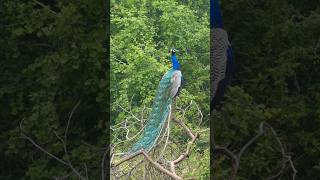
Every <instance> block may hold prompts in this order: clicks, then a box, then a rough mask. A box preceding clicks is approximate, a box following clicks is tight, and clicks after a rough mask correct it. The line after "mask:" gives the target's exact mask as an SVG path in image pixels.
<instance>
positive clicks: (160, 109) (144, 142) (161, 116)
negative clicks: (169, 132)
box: [127, 70, 174, 155]
mask: <svg viewBox="0 0 320 180" xmlns="http://www.w3.org/2000/svg"><path fill="white" fill-rule="evenodd" d="M173 72H174V70H170V71H168V72H167V73H166V74H165V75H164V76H163V77H162V79H161V81H160V83H159V86H158V90H157V95H156V97H155V100H154V102H153V106H152V111H151V114H150V116H149V119H148V122H147V125H146V127H145V129H144V133H143V136H142V137H141V139H139V140H138V142H136V143H135V144H134V145H133V146H132V148H131V149H130V150H129V151H128V153H127V155H131V154H134V153H136V152H137V151H139V150H142V149H143V150H145V151H147V152H148V151H150V150H151V149H152V148H153V147H154V145H155V144H156V142H157V140H158V138H159V136H160V134H161V132H162V129H163V126H164V123H165V121H166V119H167V118H168V114H169V112H170V109H171V108H170V107H171V104H172V101H173V98H172V97H171V96H170V88H171V87H170V86H171V82H170V80H171V77H172V75H173Z"/></svg>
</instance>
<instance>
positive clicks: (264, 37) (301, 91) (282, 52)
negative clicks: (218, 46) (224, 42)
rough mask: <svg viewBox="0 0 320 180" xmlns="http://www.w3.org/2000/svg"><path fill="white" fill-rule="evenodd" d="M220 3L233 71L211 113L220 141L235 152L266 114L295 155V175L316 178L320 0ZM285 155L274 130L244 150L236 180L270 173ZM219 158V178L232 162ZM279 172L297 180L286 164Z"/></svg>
mask: <svg viewBox="0 0 320 180" xmlns="http://www.w3.org/2000/svg"><path fill="white" fill-rule="evenodd" d="M222 9H223V10H222V12H223V17H224V22H225V26H226V27H225V28H226V29H227V31H228V32H229V34H230V36H231V37H230V39H231V41H232V45H233V48H234V52H235V61H236V72H235V74H234V77H233V81H232V86H231V87H230V88H229V92H228V93H227V99H226V101H225V103H224V106H223V108H222V110H221V111H220V112H217V113H214V114H212V115H213V118H214V127H213V128H214V130H215V132H216V133H215V135H216V141H217V143H218V144H220V145H227V146H228V147H229V149H231V150H232V151H238V150H240V148H241V147H242V146H243V145H244V144H245V143H246V142H247V141H248V140H249V139H250V138H251V137H253V136H254V135H256V134H257V132H258V129H259V123H260V122H262V121H265V122H267V123H269V124H270V125H272V126H273V127H274V128H275V130H276V132H277V133H278V136H279V138H280V139H281V141H282V143H284V144H285V146H286V150H287V151H288V152H289V155H291V156H292V160H293V163H294V165H295V167H296V169H297V171H298V173H297V179H318V177H319V174H320V172H319V170H320V169H319V165H320V164H319V158H320V151H319V144H320V141H319V139H320V138H319V128H320V116H319V107H320V106H319V103H320V99H319V95H320V94H319V92H320V91H319V88H320V86H319V82H320V81H319V77H320V73H319V70H320V69H319V67H320V66H319V62H320V61H319V52H320V49H319V48H320V44H319V42H320V33H319V28H320V4H319V1H317V0H311V1H295V0H270V1H250V0H223V1H222ZM282 162H283V160H282V158H281V152H280V148H279V147H278V145H277V142H276V140H275V139H274V138H272V136H271V132H269V133H267V134H266V135H264V136H263V137H261V138H260V139H259V140H258V141H257V143H256V144H254V145H253V146H251V147H250V148H249V149H247V151H246V152H245V153H244V155H243V157H242V159H241V161H240V169H239V173H238V179H266V178H267V177H270V176H271V175H275V174H277V173H278V172H279V171H280V169H281V165H282V164H281V163H282ZM216 165H217V166H216V167H215V170H214V173H215V175H216V176H215V177H216V178H217V179H219V178H220V179H221V178H222V177H224V178H225V177H226V174H227V173H228V172H229V171H230V170H231V167H230V161H229V160H228V159H227V158H225V159H219V162H217V164H216ZM277 178H279V179H292V169H291V168H290V166H289V164H288V163H286V168H284V169H283V171H282V173H281V175H280V176H279V177H277ZM222 179H223V178H222Z"/></svg>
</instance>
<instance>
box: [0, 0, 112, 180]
mask: <svg viewBox="0 0 320 180" xmlns="http://www.w3.org/2000/svg"><path fill="white" fill-rule="evenodd" d="M104 14H105V10H104V4H103V1H95V0H94V1H93V0H91V1H88V0H81V1H69V0H68V1H67V0H66V1H64V0H63V1H40V0H39V1H36V0H34V1H21V0H3V1H1V3H0V22H1V28H0V34H1V40H0V49H1V51H0V59H1V60H0V74H1V75H0V76H1V78H0V83H1V86H0V119H1V126H0V129H1V131H0V139H1V142H2V143H1V145H0V152H1V153H0V159H1V163H0V169H1V170H0V172H1V173H0V179H52V178H53V177H61V176H63V175H66V174H68V173H69V172H71V169H69V168H66V167H65V166H64V165H62V164H60V163H59V162H57V161H56V160H54V159H52V158H50V157H49V156H47V155H46V154H43V153H42V152H41V151H39V150H38V149H36V148H35V147H34V146H33V145H31V143H30V142H28V141H26V140H25V139H22V138H21V130H20V127H19V123H20V122H21V121H22V120H23V122H22V124H21V126H22V128H23V132H24V133H25V134H27V135H28V136H30V137H31V138H32V139H34V140H35V142H37V143H38V144H39V145H41V146H42V147H43V148H45V149H46V150H47V151H49V152H50V153H52V154H55V155H56V156H58V157H60V158H63V159H65V157H63V156H64V150H63V147H62V143H61V142H60V141H59V139H58V138H57V137H56V136H55V133H56V134H57V135H59V136H63V133H64V129H65V127H66V125H67V120H68V115H69V112H71V110H72V108H73V107H74V106H75V105H76V104H77V102H78V101H81V103H80V105H79V106H78V108H77V109H76V110H75V112H74V114H73V117H72V120H71V122H70V127H69V131H68V143H67V144H68V151H69V154H70V159H71V161H72V162H74V166H75V167H76V168H77V169H79V170H80V171H82V172H84V168H83V167H84V163H86V166H87V168H88V169H89V176H91V177H95V176H97V175H99V176H100V171H98V170H95V169H96V167H100V162H101V161H100V159H101V156H102V154H103V153H104V150H101V149H98V150H97V149H95V148H93V147H91V146H90V145H88V144H93V145H95V147H105V145H106V143H107V130H106V129H107V126H106V122H107V114H106V113H107V110H108V91H107V83H108V81H107V75H108V71H107V68H108V66H107V60H106V58H107V57H106V55H105V54H104V52H106V49H105V48H104V47H103V44H104V43H105V42H106V39H107V38H106V31H105V29H106V28H105V26H106V25H105V24H106V21H105V20H103V19H104V18H105V15H104ZM90 173H91V174H90ZM74 177H75V176H74ZM93 179H96V178H93Z"/></svg>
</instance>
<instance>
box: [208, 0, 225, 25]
mask: <svg viewBox="0 0 320 180" xmlns="http://www.w3.org/2000/svg"><path fill="white" fill-rule="evenodd" d="M219 3H220V1H219V0H210V28H211V29H212V28H223V23H222V15H221V9H220V4H219Z"/></svg>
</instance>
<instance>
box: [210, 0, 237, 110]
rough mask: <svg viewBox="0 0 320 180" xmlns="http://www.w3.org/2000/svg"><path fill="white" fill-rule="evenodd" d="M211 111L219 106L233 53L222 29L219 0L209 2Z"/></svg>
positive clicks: (228, 77) (230, 70) (229, 71)
mask: <svg viewBox="0 0 320 180" xmlns="http://www.w3.org/2000/svg"><path fill="white" fill-rule="evenodd" d="M211 5H212V7H211V8H210V10H211V11H210V16H211V18H210V21H211V22H210V26H211V64H210V65H211V74H210V76H211V77H210V79H211V92H210V94H211V110H213V109H216V108H217V106H218V105H219V104H220V102H221V100H222V98H223V95H224V92H225V90H226V88H227V85H228V83H229V81H230V78H231V74H232V70H233V64H234V62H233V53H232V47H231V44H230V42H229V39H228V33H227V32H226V31H225V30H224V29H223V22H222V15H221V10H220V4H219V0H211Z"/></svg>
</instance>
